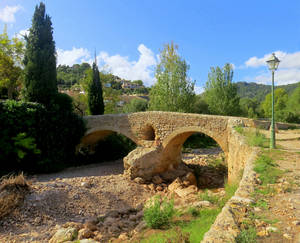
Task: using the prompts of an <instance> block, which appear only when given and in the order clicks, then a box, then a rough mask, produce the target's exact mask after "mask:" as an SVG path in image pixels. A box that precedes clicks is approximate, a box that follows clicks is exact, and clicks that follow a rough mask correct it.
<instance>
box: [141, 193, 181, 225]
mask: <svg viewBox="0 0 300 243" xmlns="http://www.w3.org/2000/svg"><path fill="white" fill-rule="evenodd" d="M174 214H175V209H174V201H173V200H168V199H161V198H160V197H159V196H157V197H154V198H153V199H150V200H149V201H148V202H147V204H146V206H145V208H144V220H145V221H146V224H147V226H148V227H151V228H153V229H160V228H162V227H163V226H166V225H168V224H169V223H170V220H171V219H172V217H173V215H174Z"/></svg>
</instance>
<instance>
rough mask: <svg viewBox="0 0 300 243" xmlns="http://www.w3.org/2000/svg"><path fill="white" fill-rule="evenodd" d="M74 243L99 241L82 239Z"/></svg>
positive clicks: (94, 242)
mask: <svg viewBox="0 0 300 243" xmlns="http://www.w3.org/2000/svg"><path fill="white" fill-rule="evenodd" d="M76 243H99V241H95V240H93V239H83V240H79V241H76Z"/></svg>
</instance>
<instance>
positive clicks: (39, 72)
mask: <svg viewBox="0 0 300 243" xmlns="http://www.w3.org/2000/svg"><path fill="white" fill-rule="evenodd" d="M52 32H53V28H52V23H51V19H50V17H49V16H48V15H46V14H45V4H44V3H40V5H39V6H36V8H35V12H34V15H33V19H32V26H31V28H30V30H29V35H28V36H25V40H26V51H25V57H24V65H25V69H24V72H25V87H24V96H25V99H26V100H27V101H33V102H40V103H42V104H45V105H48V103H49V100H51V98H52V96H54V95H55V94H56V93H57V84H56V52H55V43H54V40H53V36H52Z"/></svg>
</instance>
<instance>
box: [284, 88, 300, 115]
mask: <svg viewBox="0 0 300 243" xmlns="http://www.w3.org/2000/svg"><path fill="white" fill-rule="evenodd" d="M287 106H288V109H289V110H290V111H291V112H293V113H295V114H297V115H298V116H299V117H300V84H299V85H298V87H297V88H296V89H295V90H294V91H293V93H292V95H291V96H290V97H289V99H288V103H287Z"/></svg>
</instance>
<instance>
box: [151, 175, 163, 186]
mask: <svg viewBox="0 0 300 243" xmlns="http://www.w3.org/2000/svg"><path fill="white" fill-rule="evenodd" d="M152 182H153V183H154V184H155V185H159V184H161V183H162V182H163V180H162V179H161V178H160V176H159V175H155V176H153V178H152Z"/></svg>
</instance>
